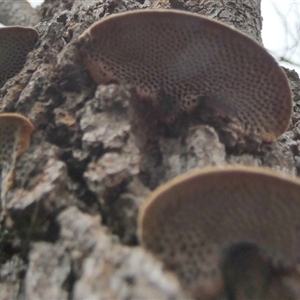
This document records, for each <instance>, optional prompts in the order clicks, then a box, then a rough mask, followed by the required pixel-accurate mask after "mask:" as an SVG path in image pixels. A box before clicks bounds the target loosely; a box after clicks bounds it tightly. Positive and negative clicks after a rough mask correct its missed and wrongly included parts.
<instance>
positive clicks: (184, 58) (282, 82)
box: [78, 10, 292, 141]
mask: <svg viewBox="0 0 300 300" xmlns="http://www.w3.org/2000/svg"><path fill="white" fill-rule="evenodd" d="M78 42H79V47H80V52H81V55H82V59H83V63H84V65H85V66H86V68H87V69H88V71H89V73H90V75H91V77H92V79H93V80H94V81H95V82H96V83H97V84H107V83H112V82H117V83H120V84H130V85H132V86H134V87H135V88H136V90H137V92H138V94H139V95H140V96H142V97H144V98H149V100H151V101H152V102H153V105H154V106H155V107H156V108H157V109H159V112H160V113H162V115H163V116H164V117H165V118H166V120H174V118H175V117H176V116H177V115H178V114H179V113H180V112H182V111H183V112H191V111H193V110H194V108H195V107H197V106H198V104H199V103H200V102H201V100H203V99H206V100H207V101H206V102H207V105H212V107H214V108H217V109H218V110H219V111H220V112H222V114H224V113H225V114H226V116H229V117H231V119H233V120H235V121H237V122H238V123H239V124H238V125H239V127H242V129H243V133H244V134H251V135H252V134H253V135H257V136H259V137H261V138H262V139H263V140H265V141H274V140H276V138H277V137H279V136H280V135H281V134H282V133H284V132H285V130H286V129H287V127H288V125H289V122H290V118H291V112H292V100H291V91H290V88H289V84H288V81H287V78H286V76H285V74H284V72H283V70H282V69H281V68H280V67H279V65H278V64H277V62H276V61H275V60H274V58H273V57H272V56H271V55H270V54H269V53H268V52H267V51H266V50H265V49H264V48H263V47H262V46H260V45H259V44H258V43H257V42H256V41H254V40H253V39H252V38H250V37H248V36H246V35H245V34H243V33H241V32H239V31H237V30H235V29H232V28H230V27H229V26H227V25H225V24H223V23H221V22H218V21H214V20H211V19H209V18H207V17H203V16H200V15H196V14H193V13H187V12H182V11H176V10H139V11H133V12H125V13H120V14H117V15H113V16H109V17H107V18H105V19H103V20H100V21H99V22H97V23H95V24H94V25H93V26H91V27H90V28H89V29H87V30H86V31H85V32H84V33H83V34H82V35H81V36H80V37H79V41H78Z"/></svg>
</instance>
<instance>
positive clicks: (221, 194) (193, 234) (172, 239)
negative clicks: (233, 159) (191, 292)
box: [138, 167, 300, 286]
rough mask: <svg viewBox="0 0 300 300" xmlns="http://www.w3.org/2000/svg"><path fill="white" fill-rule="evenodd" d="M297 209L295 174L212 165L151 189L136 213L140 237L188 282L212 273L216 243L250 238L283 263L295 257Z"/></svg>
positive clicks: (299, 239)
mask: <svg viewBox="0 0 300 300" xmlns="http://www.w3.org/2000/svg"><path fill="white" fill-rule="evenodd" d="M299 212H300V183H299V182H298V181H297V180H296V179H294V178H293V177H289V176H286V175H284V174H281V173H276V172H272V171H268V170H264V169H258V168H251V167H227V168H211V169H204V170H202V171H194V172H191V173H187V174H185V175H183V176H179V177H177V178H175V179H173V180H171V181H170V182H169V183H167V184H165V185H163V186H162V187H160V188H158V189H157V190H156V191H154V192H153V193H152V195H151V196H150V197H149V198H148V200H147V201H146V203H145V205H144V206H143V207H142V209H141V211H140V215H139V220H138V235H139V238H140V240H141V242H142V244H143V245H144V246H145V247H146V248H147V249H148V250H149V251H151V252H152V253H154V254H156V255H157V256H158V257H159V258H160V259H161V260H162V261H164V262H165V264H166V265H167V266H168V267H169V268H171V269H173V270H175V271H176V273H177V274H178V275H179V277H180V278H181V280H182V282H183V283H184V284H186V285H188V286H192V285H193V284H195V281H197V279H199V278H201V276H202V277H203V276H204V275H205V276H207V274H210V273H209V272H211V273H213V272H215V270H216V266H217V265H218V264H219V262H218V259H219V258H218V252H216V251H217V250H213V249H215V248H214V247H215V246H216V245H217V248H218V247H227V246H228V245H232V244H235V243H239V242H240V241H243V242H250V243H255V244H257V245H259V246H260V247H262V248H264V249H270V251H271V252H272V253H276V255H278V257H282V258H284V260H285V261H286V262H294V261H296V260H298V258H299V255H300V254H299V246H300V232H299V230H300V218H299ZM209 266H210V267H209ZM205 272H206V273H205Z"/></svg>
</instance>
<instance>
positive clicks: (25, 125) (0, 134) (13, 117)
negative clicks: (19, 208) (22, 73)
mask: <svg viewBox="0 0 300 300" xmlns="http://www.w3.org/2000/svg"><path fill="white" fill-rule="evenodd" d="M33 130H34V126H33V124H32V123H31V122H30V121H29V120H28V119H27V118H26V117H25V116H23V115H21V114H18V113H1V114H0V164H1V166H2V186H1V201H2V208H3V209H5V201H6V194H7V192H8V190H9V189H10V188H11V187H12V185H13V180H14V168H15V164H16V161H17V159H18V157H19V156H20V155H21V154H22V153H23V152H24V151H26V150H27V149H28V147H29V145H30V135H31V133H32V132H33Z"/></svg>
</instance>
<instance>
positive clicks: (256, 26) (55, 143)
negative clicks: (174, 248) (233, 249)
mask: <svg viewBox="0 0 300 300" xmlns="http://www.w3.org/2000/svg"><path fill="white" fill-rule="evenodd" d="M146 7H152V8H154V7H166V8H177V9H184V10H189V11H193V12H197V13H199V14H206V15H209V16H211V17H213V18H216V19H220V20H222V21H224V22H226V23H228V24H230V25H233V26H235V27H236V28H238V29H240V30H242V31H244V32H246V33H248V34H250V35H251V36H252V37H254V38H255V39H256V40H257V41H259V42H261V35H260V31H261V26H262V21H261V20H262V19H261V16H260V0H255V1H254V0H249V1H248V0H235V1H229V0H212V1H210V0H187V1H182V0H155V1H152V0H148V1H145V2H142V3H141V1H135V0H123V1H121V0H106V1H99V0H90V1H85V0H65V1H61V0H46V1H45V3H44V4H43V5H42V6H41V8H40V10H39V15H40V19H41V22H40V23H38V24H37V25H36V26H35V28H36V29H37V30H38V31H39V34H40V41H39V42H38V44H37V46H36V48H35V50H34V51H32V52H31V53H30V54H29V56H28V59H27V62H26V65H25V66H24V68H23V70H22V71H21V72H20V73H19V74H18V75H16V76H15V77H14V78H12V79H10V80H8V82H7V83H6V84H5V85H4V86H3V88H2V89H1V90H0V93H1V99H2V100H1V111H17V112H20V113H22V114H24V115H26V116H28V117H29V118H30V120H31V121H32V122H33V123H34V125H35V127H36V131H35V133H34V134H33V136H32V143H31V147H30V149H29V150H28V151H27V152H26V153H24V154H23V155H22V156H21V157H20V159H19V161H18V163H17V167H16V180H15V181H16V182H15V187H14V188H13V189H12V190H11V191H10V192H9V194H8V203H7V208H8V211H9V213H10V215H11V220H10V222H6V224H4V225H3V226H2V227H1V231H0V251H1V252H0V299H171V298H172V299H183V298H184V297H185V296H184V294H183V291H182V290H181V288H180V285H179V284H178V282H177V279H176V278H175V277H173V276H172V274H168V273H166V272H165V271H163V268H162V265H161V264H160V262H158V261H156V260H155V259H154V258H152V256H151V255H149V254H148V253H146V252H145V251H144V250H143V249H142V248H141V247H139V246H138V241H137V238H136V216H137V212H138V209H139V207H140V205H141V203H142V202H143V201H144V199H145V197H146V196H147V195H148V194H149V192H150V191H151V190H152V189H153V188H155V187H156V186H158V185H159V184H161V183H163V182H165V181H166V180H169V179H170V178H172V177H174V176H176V175H179V174H181V173H184V172H186V171H188V170H190V169H192V168H201V167H204V166H212V165H221V164H222V165H223V164H236V163H239V164H243V165H254V166H265V167H270V168H273V169H278V170H282V171H284V172H288V173H291V174H296V173H297V172H298V170H299V167H300V159H299V157H300V156H299V150H300V145H299V142H298V141H297V139H298V136H299V131H298V124H299V120H300V114H299V109H300V81H299V77H298V75H297V74H296V73H295V72H293V71H288V70H286V72H287V74H288V76H289V80H290V83H291V87H292V90H293V97H294V101H295V107H294V116H293V120H292V124H291V126H290V129H289V131H288V132H287V133H286V134H285V135H284V136H283V137H282V138H280V140H279V141H278V142H276V143H271V144H262V145H260V144H258V143H253V144H250V145H249V144H246V145H245V144H243V143H240V142H237V140H236V139H235V135H234V134H233V133H231V132H227V133H225V132H222V131H220V130H218V129H216V128H213V127H212V126H210V125H209V124H197V123H194V125H193V126H191V127H189V128H187V129H186V133H185V136H181V135H173V136H168V135H164V134H160V133H158V134H157V136H156V140H155V141H152V144H151V145H150V144H147V137H145V136H143V133H141V132H140V131H138V130H137V127H136V124H135V123H136V122H137V121H136V120H133V119H132V116H131V114H130V104H129V102H130V100H131V98H132V97H133V95H132V94H131V92H130V90H128V89H126V87H123V86H117V85H109V86H103V85H102V86H98V87H97V86H95V84H94V83H93V82H92V81H91V79H90V77H89V75H88V73H87V72H86V71H85V70H84V69H83V67H82V65H81V62H80V58H79V56H78V53H77V48H76V43H75V42H76V39H77V37H78V36H79V35H80V34H81V33H82V32H83V31H84V30H85V29H86V28H88V27H89V26H90V25H91V24H93V23H94V22H95V21H97V20H99V19H100V18H102V17H105V16H108V15H110V14H113V13H117V12H121V11H126V10H132V9H140V8H146ZM49 18H51V19H49ZM45 19H47V21H42V20H45ZM232 67H233V68H234V66H232Z"/></svg>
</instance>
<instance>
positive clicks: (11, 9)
mask: <svg viewBox="0 0 300 300" xmlns="http://www.w3.org/2000/svg"><path fill="white" fill-rule="evenodd" d="M38 22H39V15H38V13H37V11H36V10H35V9H33V8H32V7H31V5H30V4H29V3H28V2H27V0H18V1H7V0H1V1H0V23H2V24H3V25H6V26H12V25H19V26H33V25H35V24H37V23H38Z"/></svg>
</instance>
